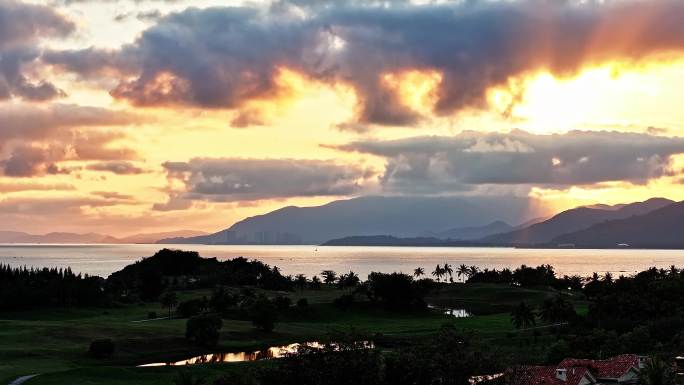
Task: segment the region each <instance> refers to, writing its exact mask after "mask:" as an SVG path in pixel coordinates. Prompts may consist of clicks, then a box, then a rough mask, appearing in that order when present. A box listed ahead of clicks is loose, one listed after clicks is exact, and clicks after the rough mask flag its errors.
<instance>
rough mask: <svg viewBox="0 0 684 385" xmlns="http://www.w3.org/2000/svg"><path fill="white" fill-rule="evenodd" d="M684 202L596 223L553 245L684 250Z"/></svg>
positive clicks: (566, 236)
mask: <svg viewBox="0 0 684 385" xmlns="http://www.w3.org/2000/svg"><path fill="white" fill-rule="evenodd" d="M682 223H684V202H677V203H672V204H670V205H667V206H665V207H663V208H660V209H658V210H654V211H651V212H649V213H646V214H641V215H634V216H631V217H629V218H625V219H618V220H611V221H607V222H602V223H598V224H595V225H593V226H591V227H589V228H587V229H584V230H580V231H576V232H573V233H569V234H565V235H561V236H559V237H556V238H554V240H553V242H554V243H565V244H573V245H575V246H576V247H585V248H586V247H597V248H603V247H617V246H625V247H626V246H628V247H642V248H684V230H682Z"/></svg>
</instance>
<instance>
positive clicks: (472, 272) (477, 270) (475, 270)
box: [468, 265, 480, 278]
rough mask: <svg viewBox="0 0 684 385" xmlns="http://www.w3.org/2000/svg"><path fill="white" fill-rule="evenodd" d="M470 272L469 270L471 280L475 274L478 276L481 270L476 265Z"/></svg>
mask: <svg viewBox="0 0 684 385" xmlns="http://www.w3.org/2000/svg"><path fill="white" fill-rule="evenodd" d="M468 270H469V273H468V278H470V277H472V276H474V275H475V274H477V273H479V272H480V268H479V267H477V266H475V265H473V266H470V268H469V269H468Z"/></svg>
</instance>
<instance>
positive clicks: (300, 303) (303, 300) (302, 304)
mask: <svg viewBox="0 0 684 385" xmlns="http://www.w3.org/2000/svg"><path fill="white" fill-rule="evenodd" d="M307 306H309V300H308V299H306V298H300V299H299V301H297V307H299V308H305V307H307Z"/></svg>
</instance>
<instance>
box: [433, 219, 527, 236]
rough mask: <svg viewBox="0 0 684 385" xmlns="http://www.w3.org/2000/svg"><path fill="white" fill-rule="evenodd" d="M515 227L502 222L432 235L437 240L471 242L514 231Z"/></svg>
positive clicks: (460, 228)
mask: <svg viewBox="0 0 684 385" xmlns="http://www.w3.org/2000/svg"><path fill="white" fill-rule="evenodd" d="M514 229H515V227H514V226H511V225H509V224H508V223H506V222H504V221H494V222H492V223H489V224H487V225H484V226H469V227H457V228H454V229H449V230H446V231H442V232H439V233H437V234H435V235H434V237H435V238H439V239H453V240H471V239H480V238H484V237H486V236H488V235H492V234H500V233H504V232H509V231H512V230H514Z"/></svg>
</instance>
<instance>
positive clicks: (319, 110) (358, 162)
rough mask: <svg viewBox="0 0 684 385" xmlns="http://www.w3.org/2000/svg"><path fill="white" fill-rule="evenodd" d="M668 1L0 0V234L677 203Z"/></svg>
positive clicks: (676, 75) (675, 74) (679, 174)
mask: <svg viewBox="0 0 684 385" xmlns="http://www.w3.org/2000/svg"><path fill="white" fill-rule="evenodd" d="M682 19H684V2H682V1H679V0H605V1H599V0H595V1H590V0H587V1H579V0H577V1H575V0H518V1H515V0H508V1H503V0H502V1H488V0H459V1H428V0H421V1H417V0H416V1H409V0H406V1H401V0H394V1H370V0H368V1H358V0H348V1H344V0H315V1H314V0H274V1H209V0H193V1H187V0H166V1H165V0H44V1H37V0H36V1H29V0H23V1H19V0H0V219H1V220H0V230H17V231H27V232H33V233H45V232H50V231H69V232H100V233H106V234H110V235H114V236H125V235H130V234H135V233H141V232H161V231H172V230H177V229H194V230H204V231H215V230H219V229H222V228H225V227H228V226H229V225H230V224H232V223H233V222H235V221H238V220H240V219H242V218H244V217H247V216H251V215H256V214H262V213H265V212H268V211H271V210H274V209H277V208H280V207H283V206H287V205H298V206H310V205H320V204H324V203H326V202H330V201H333V200H337V199H346V198H351V197H357V196H365V195H407V196H451V195H454V196H481V195H493V196H497V197H501V199H506V198H510V197H528V198H529V199H531V200H535V201H539V202H542V203H543V204H544V207H547V210H548V211H549V213H551V212H555V211H559V210H562V209H566V208H570V207H574V206H577V205H583V204H593V203H606V204H617V203H624V202H632V201H638V200H645V199H648V198H650V197H654V196H662V197H667V198H670V199H674V200H684V185H683V183H684V108H682V100H684V23H682V22H681V20H682Z"/></svg>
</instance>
